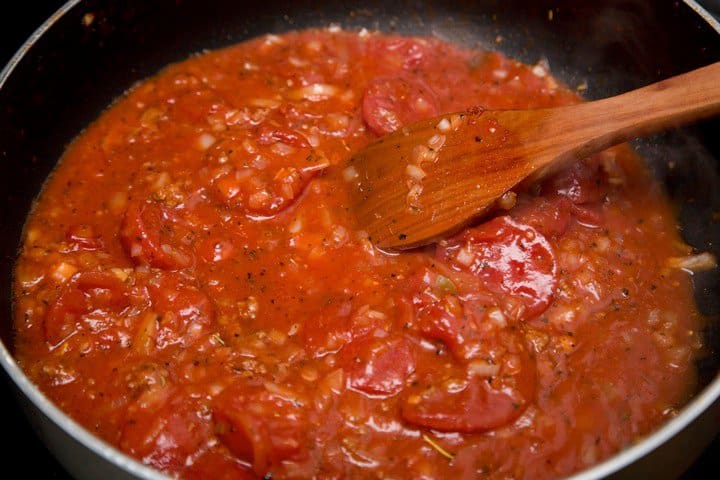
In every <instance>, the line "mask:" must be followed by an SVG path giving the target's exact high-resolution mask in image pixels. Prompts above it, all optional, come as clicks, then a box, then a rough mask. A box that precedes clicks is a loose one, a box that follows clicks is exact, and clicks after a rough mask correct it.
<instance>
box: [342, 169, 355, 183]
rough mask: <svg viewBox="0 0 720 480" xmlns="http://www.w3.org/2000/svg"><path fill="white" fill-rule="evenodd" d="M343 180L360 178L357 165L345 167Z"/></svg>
mask: <svg viewBox="0 0 720 480" xmlns="http://www.w3.org/2000/svg"><path fill="white" fill-rule="evenodd" d="M342 176H343V180H345V181H346V182H352V181H353V180H355V179H356V178H358V172H357V170H355V167H354V166H352V165H350V166H349V167H347V168H345V169H344V170H343V171H342Z"/></svg>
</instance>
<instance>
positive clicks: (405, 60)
mask: <svg viewBox="0 0 720 480" xmlns="http://www.w3.org/2000/svg"><path fill="white" fill-rule="evenodd" d="M384 47H385V52H382V54H384V56H387V55H396V56H399V60H400V61H401V62H402V66H403V68H404V69H406V70H412V69H415V68H418V67H420V66H421V65H422V64H423V63H424V62H425V61H426V60H427V59H428V58H429V57H430V56H432V54H433V48H432V46H430V45H429V44H428V42H427V41H426V40H422V39H418V38H403V37H397V38H394V39H392V40H390V41H389V42H387V43H386V44H385V45H384Z"/></svg>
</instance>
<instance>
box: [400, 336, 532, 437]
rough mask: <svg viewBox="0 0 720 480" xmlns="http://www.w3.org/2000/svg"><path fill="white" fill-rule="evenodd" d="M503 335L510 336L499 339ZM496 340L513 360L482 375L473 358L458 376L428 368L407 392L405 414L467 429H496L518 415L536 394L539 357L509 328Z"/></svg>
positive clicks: (428, 424)
mask: <svg viewBox="0 0 720 480" xmlns="http://www.w3.org/2000/svg"><path fill="white" fill-rule="evenodd" d="M508 336H509V337H510V338H511V340H510V341H509V342H508V341H507V338H508ZM502 337H505V341H503V340H501V339H499V338H502ZM494 341H495V342H497V343H498V344H499V345H501V346H502V347H503V350H504V351H505V354H504V356H505V358H508V356H512V361H510V362H508V364H507V365H505V364H502V365H499V366H498V371H497V373H496V374H495V375H486V374H481V375H478V374H477V373H476V372H474V371H473V369H472V368H471V367H470V366H471V365H472V363H469V364H468V365H467V366H465V367H464V368H465V371H464V372H461V369H460V368H457V369H456V370H458V371H457V372H456V373H458V377H459V379H456V380H455V381H453V382H449V381H448V379H446V378H445V376H443V375H442V374H444V375H447V371H444V372H442V374H441V372H437V371H428V372H425V375H424V376H421V378H420V379H419V381H418V382H416V384H415V385H413V386H411V387H410V388H409V389H407V390H406V392H405V393H404V394H403V397H402V399H401V403H400V408H401V415H402V417H403V419H405V421H407V422H409V423H412V424H414V425H419V426H422V427H425V428H432V429H434V430H439V431H445V432H465V433H477V432H484V431H488V430H493V429H496V428H500V427H502V426H505V425H508V424H510V423H512V422H513V421H515V420H516V419H517V418H518V417H519V416H520V415H521V414H522V413H523V411H524V410H525V408H526V407H527V406H528V404H529V403H530V402H532V401H533V399H534V397H535V390H536V381H537V380H536V368H535V363H534V360H533V359H532V357H531V356H530V354H529V353H528V351H527V349H526V348H524V346H523V345H522V344H521V343H520V340H519V337H515V336H514V335H511V334H509V333H508V332H505V333H504V334H503V335H501V336H500V337H498V338H496V339H494ZM502 358H503V357H500V359H499V360H498V361H502Z"/></svg>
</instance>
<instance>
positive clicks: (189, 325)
mask: <svg viewBox="0 0 720 480" xmlns="http://www.w3.org/2000/svg"><path fill="white" fill-rule="evenodd" d="M148 292H149V293H150V299H151V301H152V309H153V311H154V312H155V313H156V314H157V317H158V324H157V326H156V328H155V335H154V336H155V342H154V343H155V346H156V348H158V349H163V348H166V347H168V346H170V345H177V344H180V345H182V346H187V345H189V344H191V343H192V342H193V341H194V340H196V339H197V338H198V337H200V336H201V335H202V334H204V333H206V331H207V330H208V328H209V327H210V326H211V325H212V324H213V322H214V319H215V311H214V308H213V305H212V303H211V302H210V299H209V298H208V297H207V295H205V294H204V293H203V292H202V291H200V290H199V289H198V288H197V287H195V286H194V285H192V284H190V283H188V282H187V281H185V280H184V279H183V278H182V277H181V276H180V275H178V274H175V273H165V274H162V275H160V276H159V277H156V278H154V279H153V280H151V281H150V282H149V283H148Z"/></svg>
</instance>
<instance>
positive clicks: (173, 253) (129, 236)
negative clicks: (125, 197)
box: [120, 201, 193, 270]
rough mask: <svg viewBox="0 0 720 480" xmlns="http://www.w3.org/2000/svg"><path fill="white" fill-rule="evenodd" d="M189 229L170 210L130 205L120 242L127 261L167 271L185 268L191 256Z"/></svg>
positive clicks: (143, 203)
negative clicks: (125, 251)
mask: <svg viewBox="0 0 720 480" xmlns="http://www.w3.org/2000/svg"><path fill="white" fill-rule="evenodd" d="M188 231H189V229H188V227H187V225H185V224H184V222H183V221H182V219H181V218H180V216H179V215H178V214H177V213H176V212H174V211H173V209H171V208H170V207H167V206H165V205H162V204H160V203H157V202H151V201H140V202H133V203H131V204H130V206H129V207H128V209H127V211H126V213H125V217H124V219H123V223H122V227H121V229H120V239H121V240H122V243H123V245H124V247H125V249H126V250H127V253H128V254H129V255H130V257H131V258H132V259H133V260H134V261H135V262H137V263H139V264H141V265H150V266H151V267H157V268H164V269H168V270H174V269H180V268H185V267H188V266H190V265H191V264H192V261H193V259H192V253H191V251H190V248H189V246H188V245H187V243H186V242H187V234H188V233H189V232H188Z"/></svg>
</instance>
